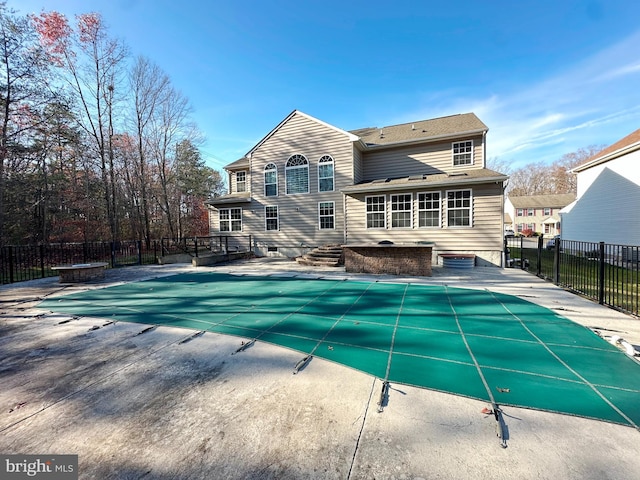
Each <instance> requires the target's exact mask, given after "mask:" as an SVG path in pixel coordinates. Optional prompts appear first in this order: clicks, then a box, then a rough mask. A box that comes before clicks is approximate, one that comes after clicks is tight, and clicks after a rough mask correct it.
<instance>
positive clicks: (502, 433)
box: [491, 403, 509, 448]
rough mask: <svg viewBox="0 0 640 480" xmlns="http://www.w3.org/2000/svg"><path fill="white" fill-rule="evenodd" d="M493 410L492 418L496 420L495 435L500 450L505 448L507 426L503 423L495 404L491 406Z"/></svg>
mask: <svg viewBox="0 0 640 480" xmlns="http://www.w3.org/2000/svg"><path fill="white" fill-rule="evenodd" d="M491 407H492V408H493V416H494V417H495V419H496V435H497V437H498V441H499V443H500V446H501V447H502V448H507V440H508V438H509V432H508V430H507V424H506V423H505V422H504V417H503V416H502V409H501V408H500V407H499V406H498V405H497V404H495V403H492V404H491Z"/></svg>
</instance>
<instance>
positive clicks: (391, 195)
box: [389, 193, 413, 230]
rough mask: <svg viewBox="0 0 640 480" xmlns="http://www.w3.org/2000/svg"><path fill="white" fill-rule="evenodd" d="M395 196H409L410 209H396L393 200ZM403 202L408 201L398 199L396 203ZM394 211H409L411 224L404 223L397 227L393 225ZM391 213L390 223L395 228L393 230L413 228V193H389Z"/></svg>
mask: <svg viewBox="0 0 640 480" xmlns="http://www.w3.org/2000/svg"><path fill="white" fill-rule="evenodd" d="M393 197H409V210H394V201H393ZM400 203H402V204H403V205H404V204H405V203H406V201H404V200H403V201H401V202H400V201H398V200H396V204H400ZM394 213H402V214H406V213H409V226H406V225H403V226H401V227H396V226H394V225H393V214H394ZM389 214H390V218H389V220H390V225H389V228H391V229H393V230H398V229H411V228H413V194H411V193H392V194H390V195H389ZM403 219H404V215H403Z"/></svg>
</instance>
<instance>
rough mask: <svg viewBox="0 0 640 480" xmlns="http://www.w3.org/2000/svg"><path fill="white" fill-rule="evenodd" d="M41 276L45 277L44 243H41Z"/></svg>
mask: <svg viewBox="0 0 640 480" xmlns="http://www.w3.org/2000/svg"><path fill="white" fill-rule="evenodd" d="M40 277H41V278H44V245H40Z"/></svg>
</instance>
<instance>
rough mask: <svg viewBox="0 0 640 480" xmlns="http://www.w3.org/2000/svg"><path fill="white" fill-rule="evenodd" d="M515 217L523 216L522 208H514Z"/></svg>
mask: <svg viewBox="0 0 640 480" xmlns="http://www.w3.org/2000/svg"><path fill="white" fill-rule="evenodd" d="M516 217H524V208H518V209H516Z"/></svg>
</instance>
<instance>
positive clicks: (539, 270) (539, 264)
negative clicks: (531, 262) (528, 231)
mask: <svg viewBox="0 0 640 480" xmlns="http://www.w3.org/2000/svg"><path fill="white" fill-rule="evenodd" d="M543 245H544V235H540V236H539V237H538V259H537V264H536V275H537V276H538V277H539V276H540V274H541V273H542V246H543Z"/></svg>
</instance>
